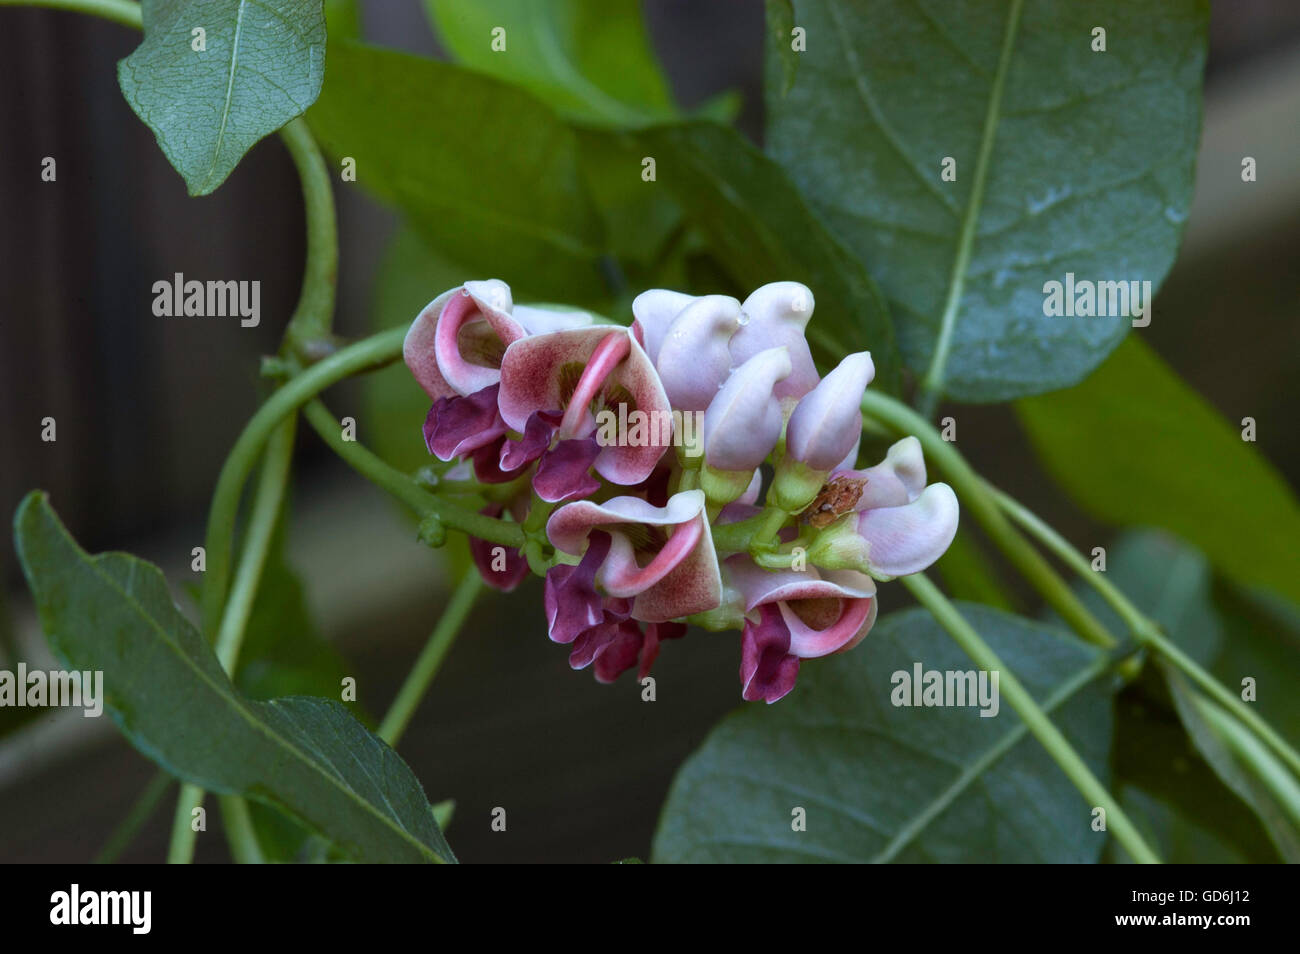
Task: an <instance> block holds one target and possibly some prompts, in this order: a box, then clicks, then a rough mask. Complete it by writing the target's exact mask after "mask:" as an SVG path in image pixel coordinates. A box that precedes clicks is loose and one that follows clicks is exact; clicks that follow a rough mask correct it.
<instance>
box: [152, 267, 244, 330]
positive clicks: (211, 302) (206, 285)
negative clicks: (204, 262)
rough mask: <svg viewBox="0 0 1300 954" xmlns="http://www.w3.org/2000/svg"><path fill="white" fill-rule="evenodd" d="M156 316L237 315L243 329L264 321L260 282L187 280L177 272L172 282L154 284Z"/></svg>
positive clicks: (163, 281) (223, 316)
mask: <svg viewBox="0 0 1300 954" xmlns="http://www.w3.org/2000/svg"><path fill="white" fill-rule="evenodd" d="M153 294H154V299H153V313H154V314H155V315H157V316H158V317H159V318H226V317H230V318H233V317H236V316H238V317H239V319H240V321H239V325H240V327H241V328H256V327H257V325H258V322H260V321H261V320H262V283H261V282H260V281H251V282H250V281H242V282H236V281H227V282H200V281H196V280H191V281H188V282H187V281H186V280H185V275H184V274H183V273H181V272H177V273H176V275H175V277H174V278H173V279H172V280H171V281H170V282H169V281H166V280H162V281H156V282H154V283H153Z"/></svg>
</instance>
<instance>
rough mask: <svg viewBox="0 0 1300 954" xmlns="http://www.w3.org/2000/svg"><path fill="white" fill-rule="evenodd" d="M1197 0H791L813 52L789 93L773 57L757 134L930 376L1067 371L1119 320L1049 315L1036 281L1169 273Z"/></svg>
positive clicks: (964, 378)
mask: <svg viewBox="0 0 1300 954" xmlns="http://www.w3.org/2000/svg"><path fill="white" fill-rule="evenodd" d="M1208 8H1209V5H1208V3H1206V2H1205V0H1095V2H1090V3H1079V2H1078V0H1036V2H1034V3H1028V4H1026V3H1023V2H1021V0H999V2H993V0H948V2H944V3H934V2H931V0H921V2H918V0H879V2H873V3H852V2H846V0H795V3H794V10H795V16H794V22H795V24H796V25H797V26H799V27H802V28H804V29H805V30H806V31H807V33H806V39H807V50H806V51H805V52H802V53H798V54H797V57H798V71H797V74H796V76H795V81H794V83H793V85H792V86H791V87H790V89H789V91H788V93H785V94H784V95H783V94H782V91H781V88H780V86H779V85H777V84H776V83H775V80H774V78H776V77H779V76H781V75H784V74H782V72H781V71H780V70H778V69H774V68H769V70H768V79H769V84H770V85H769V90H768V97H767V105H768V116H769V121H768V123H769V124H768V132H767V139H766V145H767V149H768V151H769V152H770V153H771V154H772V155H773V156H775V157H776V158H777V159H778V160H779V161H780V162H781V164H782V165H784V166H785V167H786V169H788V170H789V172H790V174H791V176H792V177H793V178H794V180H795V182H796V184H797V185H798V186H799V187H800V188H801V189H802V190H803V191H804V192H805V194H807V195H808V196H809V198H810V200H811V201H812V203H813V205H814V207H815V208H816V209H817V211H818V212H819V213H820V214H821V215H823V216H824V217H825V219H826V221H827V222H828V223H829V225H830V226H831V228H832V231H834V232H836V233H837V234H838V235H839V236H840V237H841V238H843V239H844V240H845V241H846V242H847V244H848V245H849V247H850V248H851V249H852V250H853V252H854V253H855V254H856V255H857V256H858V257H859V258H860V259H861V260H862V261H863V262H864V263H865V264H866V266H867V268H868V270H869V271H870V272H871V274H872V276H873V277H874V278H875V279H876V280H877V281H878V282H879V283H880V286H881V288H882V289H883V290H884V292H885V294H886V296H887V297H888V298H889V300H890V303H891V310H892V311H893V313H894V316H895V322H896V325H897V330H898V336H899V347H900V348H901V350H902V353H903V357H904V361H905V363H906V364H907V365H908V366H909V367H910V368H912V369H913V370H915V371H916V372H917V373H918V374H922V375H928V376H929V378H930V383H931V384H932V385H933V386H934V388H935V390H940V389H941V390H943V391H945V392H946V393H948V394H950V395H951V396H953V397H955V398H957V399H959V400H965V401H998V400H1006V399H1008V398H1013V397H1019V396H1023V395H1027V394H1036V393H1039V392H1043V391H1048V390H1052V389H1054V388H1060V387H1065V386H1067V385H1070V384H1073V383H1074V382H1076V381H1078V380H1079V379H1080V378H1082V377H1083V376H1084V375H1085V374H1086V373H1087V372H1088V371H1090V370H1091V369H1092V368H1094V367H1096V365H1097V364H1098V363H1100V362H1101V360H1102V359H1103V358H1104V357H1105V356H1106V355H1107V354H1108V353H1109V352H1110V351H1111V350H1112V349H1113V348H1114V347H1115V345H1116V344H1118V342H1119V341H1120V339H1121V338H1122V337H1123V336H1124V334H1125V332H1126V331H1127V330H1128V327H1129V320H1128V319H1127V318H1121V317H1109V318H1068V317H1046V316H1045V314H1044V297H1045V296H1044V284H1045V283H1046V282H1049V281H1059V282H1062V283H1064V282H1065V281H1066V274H1067V273H1073V274H1074V275H1075V276H1077V278H1079V279H1086V280H1088V281H1133V280H1137V281H1150V282H1151V283H1152V287H1153V289H1154V287H1156V286H1158V285H1159V283H1160V281H1161V280H1162V279H1163V278H1164V276H1165V273H1166V272H1167V271H1168V269H1169V266H1170V264H1171V263H1172V261H1173V259H1174V254H1175V251H1176V249H1177V244H1178V239H1179V234H1180V232H1181V229H1182V222H1183V219H1184V218H1185V217H1186V214H1187V210H1188V206H1189V204H1190V199H1191V190H1192V171H1193V162H1194V160H1195V155H1196V147H1197V142H1198V138H1199V130H1200V84H1201V69H1202V64H1203V62H1204V58H1205V36H1206V22H1207V20H1208ZM1096 26H1103V27H1104V28H1105V30H1106V51H1105V52H1094V51H1093V44H1094V36H1093V32H1092V31H1093V28H1094V27H1096ZM769 32H771V31H769ZM773 42H775V41H773ZM785 42H786V43H787V44H788V43H789V40H788V38H787V39H786V41H785ZM786 55H787V53H786V51H784V50H777V49H776V48H775V47H774V46H772V47H769V56H782V57H784V56H786ZM946 158H951V159H953V160H955V163H956V166H955V172H956V179H955V181H945V180H944V179H943V178H942V177H941V172H942V171H943V164H944V161H945V159H946ZM941 340H946V341H947V343H948V345H949V347H948V348H947V350H946V351H942V350H941V349H940V348H939V347H938V345H939V343H940V341H941ZM936 351H939V352H940V354H939V356H938V357H937V358H936Z"/></svg>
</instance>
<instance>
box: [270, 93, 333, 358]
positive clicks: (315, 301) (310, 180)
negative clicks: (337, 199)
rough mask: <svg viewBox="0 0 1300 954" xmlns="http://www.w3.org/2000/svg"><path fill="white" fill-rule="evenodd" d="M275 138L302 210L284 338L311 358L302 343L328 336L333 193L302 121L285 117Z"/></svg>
mask: <svg viewBox="0 0 1300 954" xmlns="http://www.w3.org/2000/svg"><path fill="white" fill-rule="evenodd" d="M280 139H281V141H283V142H284V145H285V148H286V149H288V151H289V156H290V157H291V158H292V159H293V163H294V166H295V167H296V168H297V170H298V179H299V181H300V182H301V183H302V201H303V206H304V207H305V209H306V213H307V262H306V265H305V266H304V268H303V275H302V290H301V291H300V292H299V293H298V304H297V306H296V307H295V308H294V310H293V315H292V317H291V318H290V319H289V326H288V328H286V329H285V342H284V343H285V348H286V350H288V351H290V352H291V353H297V354H298V355H299V356H300V357H305V358H308V359H311V358H313V357H319V355H312V354H310V353H309V352H310V348H309V347H308V345H310V344H311V343H312V342H313V341H318V340H320V339H323V338H326V337H328V336H329V333H330V324H331V321H332V319H333V316H334V297H335V291H336V288H337V286H338V272H339V243H338V223H337V220H336V218H335V213H334V193H333V190H332V187H331V182H330V176H329V171H328V170H327V169H326V167H325V158H324V157H323V156H322V155H321V151H320V147H319V146H317V145H316V139H315V137H314V136H312V134H311V130H310V129H308V128H307V123H306V121H305V120H303V119H301V118H298V119H295V120H293V121H292V122H290V123H289V124H288V125H286V126H285V127H284V128H283V129H281V130H280Z"/></svg>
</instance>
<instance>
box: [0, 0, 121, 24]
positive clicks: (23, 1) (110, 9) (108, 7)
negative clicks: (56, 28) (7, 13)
mask: <svg viewBox="0 0 1300 954" xmlns="http://www.w3.org/2000/svg"><path fill="white" fill-rule="evenodd" d="M0 6H14V7H18V6H22V7H48V8H50V9H51V10H69V11H72V12H74V13H85V14H89V15H90V16H96V17H100V18H102V19H104V20H112V21H113V22H114V23H120V24H122V26H129V27H135V28H136V29H137V30H138V29H140V27H141V26H142V24H143V14H142V11H141V9H140V4H138V3H136V2H135V0H0Z"/></svg>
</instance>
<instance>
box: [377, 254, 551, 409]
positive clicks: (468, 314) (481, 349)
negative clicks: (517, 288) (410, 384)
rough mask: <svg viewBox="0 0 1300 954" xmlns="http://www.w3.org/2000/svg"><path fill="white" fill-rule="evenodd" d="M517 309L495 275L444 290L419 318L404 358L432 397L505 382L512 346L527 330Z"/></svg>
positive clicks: (408, 335)
mask: <svg viewBox="0 0 1300 954" xmlns="http://www.w3.org/2000/svg"><path fill="white" fill-rule="evenodd" d="M512 307H513V305H512V303H511V300H510V287H509V286H508V285H506V283H505V282H502V281H498V280H496V279H492V280H489V281H475V282H466V283H465V284H464V285H463V286H461V287H460V288H453V289H451V290H450V291H448V292H444V293H443V294H441V295H439V296H438V297H437V298H435V299H434V300H433V301H432V302H430V303H429V304H428V305H427V306H426V307H425V308H424V310H423V311H421V312H420V314H419V315H417V316H416V318H415V321H414V322H412V323H411V327H410V329H409V330H408V331H407V333H406V338H405V340H404V341H403V342H402V356H403V358H404V359H405V360H406V364H407V366H408V367H409V368H410V369H411V373H412V374H414V375H415V379H416V381H418V382H419V384H420V386H421V387H423V388H424V389H425V391H426V392H427V393H428V394H429V396H430V397H432V398H434V399H435V400H436V399H437V398H440V397H446V396H449V395H451V394H473V393H474V392H476V391H481V390H482V389H483V388H485V387H489V386H491V385H493V384H496V383H497V381H499V380H500V378H501V375H500V372H499V371H498V370H497V369H498V367H499V366H500V363H501V355H502V353H503V352H504V351H505V349H506V346H508V345H509V344H510V343H511V342H513V341H516V340H518V339H519V338H522V337H524V335H525V334H526V333H527V332H525V330H524V328H523V326H522V325H520V324H519V322H517V321H515V320H514V318H512V317H511V315H510V312H511V309H512Z"/></svg>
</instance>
